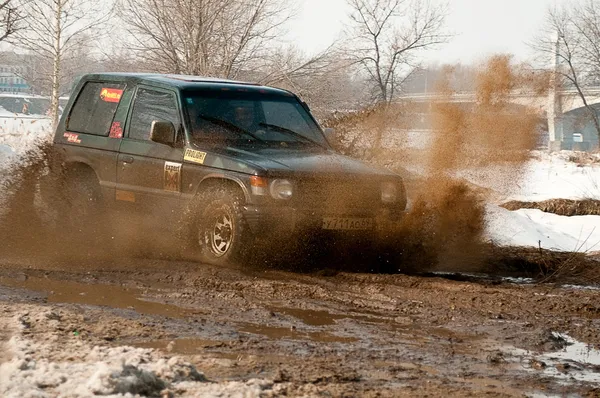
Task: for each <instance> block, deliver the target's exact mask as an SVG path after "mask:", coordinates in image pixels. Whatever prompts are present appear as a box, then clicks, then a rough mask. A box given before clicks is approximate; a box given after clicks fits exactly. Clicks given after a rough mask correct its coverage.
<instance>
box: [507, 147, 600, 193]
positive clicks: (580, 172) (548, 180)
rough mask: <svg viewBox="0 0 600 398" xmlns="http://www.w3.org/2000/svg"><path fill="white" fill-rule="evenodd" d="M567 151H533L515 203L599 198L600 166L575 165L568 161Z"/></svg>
mask: <svg viewBox="0 0 600 398" xmlns="http://www.w3.org/2000/svg"><path fill="white" fill-rule="evenodd" d="M569 153H570V152H567V151H563V152H559V153H553V154H549V153H545V152H536V153H535V155H536V159H533V160H531V161H530V162H529V163H528V164H527V166H526V168H525V177H524V181H523V183H522V186H521V189H520V192H519V193H518V194H516V195H514V196H513V199H515V200H530V201H533V200H535V201H541V200H547V199H553V198H561V199H586V198H590V199H600V164H590V165H579V164H577V163H575V162H570V161H568V158H567V157H568V156H569Z"/></svg>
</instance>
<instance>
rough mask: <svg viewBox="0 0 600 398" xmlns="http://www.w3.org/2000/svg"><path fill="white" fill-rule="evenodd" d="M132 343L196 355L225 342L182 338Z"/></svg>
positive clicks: (143, 346) (140, 346)
mask: <svg viewBox="0 0 600 398" xmlns="http://www.w3.org/2000/svg"><path fill="white" fill-rule="evenodd" d="M132 345H133V346H135V347H139V348H154V349H158V350H162V351H166V352H172V353H176V354H182V355H196V354H200V353H202V351H203V350H205V349H210V348H219V347H223V346H225V345H226V343H224V342H222V341H217V340H206V339H197V338H189V339H185V338H184V339H175V340H154V341H144V342H142V343H135V344H132Z"/></svg>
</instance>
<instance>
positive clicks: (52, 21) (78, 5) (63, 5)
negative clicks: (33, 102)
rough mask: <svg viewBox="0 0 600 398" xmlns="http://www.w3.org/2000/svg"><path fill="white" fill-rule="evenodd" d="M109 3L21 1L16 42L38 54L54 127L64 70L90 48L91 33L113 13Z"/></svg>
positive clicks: (95, 0)
mask: <svg viewBox="0 0 600 398" xmlns="http://www.w3.org/2000/svg"><path fill="white" fill-rule="evenodd" d="M109 3H110V2H107V1H97V0H21V3H20V9H21V10H22V13H23V17H24V24H23V25H24V26H23V30H21V31H19V32H17V34H15V40H14V43H15V44H16V45H17V46H19V47H22V48H24V49H27V50H29V51H30V52H32V53H33V54H35V55H36V56H37V57H38V59H39V60H40V62H41V64H42V65H41V67H40V70H41V71H44V72H45V73H44V76H45V77H46V79H47V81H48V82H49V86H50V95H51V105H50V114H51V117H52V122H53V126H56V124H57V123H58V117H59V97H60V95H61V86H62V82H61V80H62V78H63V76H64V74H65V73H64V72H65V71H64V70H63V68H64V67H65V65H67V64H73V63H74V62H75V61H76V60H77V59H78V58H81V55H82V49H84V48H89V45H90V35H89V34H90V33H91V32H93V33H94V34H99V33H100V34H101V33H102V31H101V29H98V30H97V28H100V27H102V25H103V24H105V23H106V22H107V20H108V18H109V16H110V14H111V12H112V10H111V7H110V6H109V5H110V4H109Z"/></svg>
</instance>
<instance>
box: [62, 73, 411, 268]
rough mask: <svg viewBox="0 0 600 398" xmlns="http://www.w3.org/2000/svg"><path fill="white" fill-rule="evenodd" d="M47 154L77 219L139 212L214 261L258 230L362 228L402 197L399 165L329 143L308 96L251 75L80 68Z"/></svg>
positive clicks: (234, 252)
mask: <svg viewBox="0 0 600 398" xmlns="http://www.w3.org/2000/svg"><path fill="white" fill-rule="evenodd" d="M53 152H54V155H56V156H53V157H52V158H53V159H55V160H54V162H53V163H52V165H51V170H52V174H53V175H60V176H61V177H60V178H61V179H62V183H63V184H64V188H63V189H62V192H63V193H67V194H65V195H63V196H64V198H65V199H64V200H63V203H65V204H66V206H63V212H64V213H66V214H65V215H64V217H65V218H66V219H68V220H70V222H71V224H74V226H75V227H76V228H83V227H84V226H85V225H89V224H90V223H97V222H98V219H94V220H93V221H90V220H91V219H90V218H89V216H90V215H91V214H94V215H98V214H99V213H98V212H99V211H101V212H107V211H108V212H116V213H117V214H123V215H126V216H128V217H129V216H135V215H138V216H141V217H142V218H144V219H146V220H152V221H156V223H155V224H156V225H157V228H158V227H165V228H167V229H169V230H177V231H180V232H181V231H183V235H184V236H185V238H186V239H187V241H188V243H189V245H188V246H190V247H191V248H192V249H193V250H196V251H197V253H199V256H200V257H201V259H202V260H203V261H206V262H210V263H216V264H222V263H228V262H232V261H236V260H240V259H241V257H242V256H243V254H244V253H245V251H246V250H248V249H250V248H252V247H253V242H254V239H255V238H257V237H259V238H260V237H264V236H267V235H271V236H275V237H279V238H284V239H292V237H297V236H306V234H304V235H297V234H296V233H297V232H306V233H308V234H316V233H322V234H327V235H329V236H336V235H337V236H339V235H345V234H357V233H358V234H364V235H369V234H371V233H373V232H374V231H375V229H376V227H377V225H376V224H377V223H376V220H377V219H378V218H379V219H381V217H384V218H386V219H390V218H392V219H397V218H398V217H399V216H400V215H401V214H402V212H403V211H404V209H405V206H406V194H405V191H404V186H403V183H402V179H401V178H400V177H399V176H398V175H396V174H393V173H391V172H388V171H383V170H377V169H374V168H372V167H369V166H367V165H365V164H363V163H361V162H359V161H357V160H354V159H351V158H348V157H345V156H342V155H340V154H338V153H336V151H335V150H334V149H333V148H332V147H331V145H330V144H329V142H328V139H327V137H326V135H325V133H324V131H323V130H322V129H321V128H320V127H319V125H318V123H317V122H316V121H315V119H314V118H313V116H312V115H311V113H310V110H309V107H308V106H307V104H306V103H304V102H303V101H301V100H300V99H299V98H298V97H297V96H296V95H294V94H293V93H291V92H288V91H285V90H280V89H275V88H270V87H264V86H260V85H256V84H249V83H242V82H235V81H228V80H215V79H210V78H203V77H191V76H175V75H157V74H112V73H111V74H91V75H86V76H84V77H83V78H81V80H80V81H79V82H78V84H77V85H76V87H75V88H74V91H73V94H72V95H71V97H70V99H69V102H68V104H67V107H66V109H65V112H64V114H63V116H62V119H61V121H60V123H59V125H58V128H57V131H56V134H55V138H54V146H53ZM57 159H58V160H57ZM102 214H104V213H102ZM112 214H114V213H112ZM72 226H73V225H72ZM139 228H140V230H139V232H140V233H145V232H146V231H145V230H144V229H142V228H143V227H139Z"/></svg>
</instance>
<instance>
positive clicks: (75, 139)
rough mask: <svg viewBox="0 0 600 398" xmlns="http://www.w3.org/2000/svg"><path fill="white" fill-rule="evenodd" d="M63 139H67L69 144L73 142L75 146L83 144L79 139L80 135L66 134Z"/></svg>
mask: <svg viewBox="0 0 600 398" xmlns="http://www.w3.org/2000/svg"><path fill="white" fill-rule="evenodd" d="M63 137H64V138H66V139H67V142H72V143H74V144H81V140H80V139H79V134H75V133H64V134H63Z"/></svg>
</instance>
